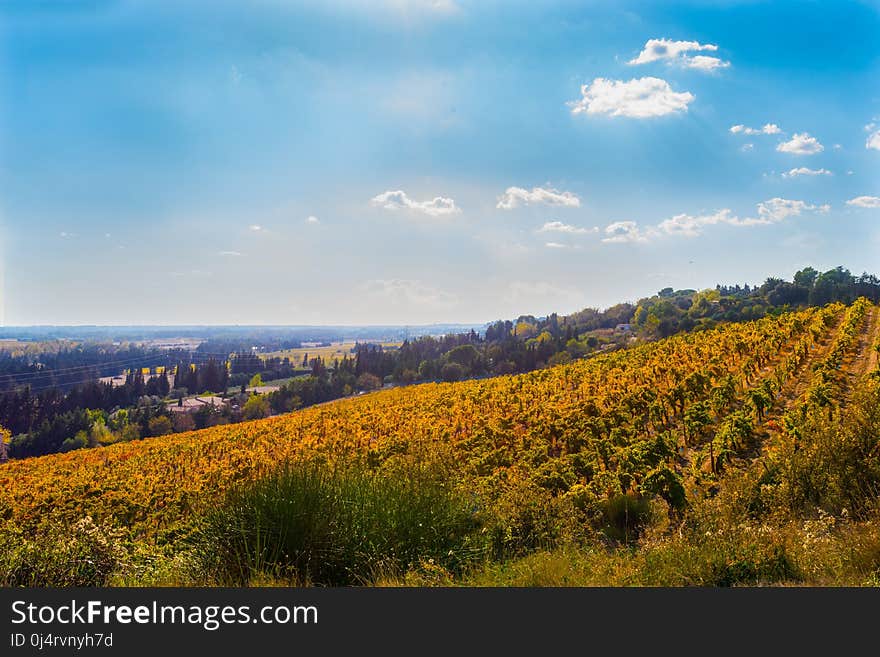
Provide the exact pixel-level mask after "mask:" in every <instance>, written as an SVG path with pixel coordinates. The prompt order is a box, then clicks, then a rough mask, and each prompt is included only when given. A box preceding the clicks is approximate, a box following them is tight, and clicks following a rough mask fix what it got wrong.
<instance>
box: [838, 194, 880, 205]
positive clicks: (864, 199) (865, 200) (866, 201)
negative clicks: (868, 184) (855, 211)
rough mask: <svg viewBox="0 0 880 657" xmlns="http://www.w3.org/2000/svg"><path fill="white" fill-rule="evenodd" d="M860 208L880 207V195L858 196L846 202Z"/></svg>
mask: <svg viewBox="0 0 880 657" xmlns="http://www.w3.org/2000/svg"><path fill="white" fill-rule="evenodd" d="M846 204H847V205H854V206H856V207H858V208H880V196H856V197H855V198H851V199H850V200H848V201H847V202H846Z"/></svg>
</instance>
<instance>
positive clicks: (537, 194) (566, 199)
mask: <svg viewBox="0 0 880 657" xmlns="http://www.w3.org/2000/svg"><path fill="white" fill-rule="evenodd" d="M537 203H541V204H544V205H552V206H561V207H568V208H579V207H580V205H581V200H580V199H579V198H578V197H577V196H576V195H575V194H572V193H571V192H560V191H559V190H557V189H552V188H545V187H532V189H531V191H529V190H527V189H524V188H522V187H508V188H507V190H505V192H504V194H503V195H501V196H499V197H498V204H497V205H496V206H495V207H497V208H499V209H501V210H512V209H513V208H516V207H519V206H520V205H522V204H525V205H532V204H537Z"/></svg>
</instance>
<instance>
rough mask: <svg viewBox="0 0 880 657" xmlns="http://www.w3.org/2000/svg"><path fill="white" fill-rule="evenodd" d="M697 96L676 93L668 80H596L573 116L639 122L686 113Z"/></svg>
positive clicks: (583, 93)
mask: <svg viewBox="0 0 880 657" xmlns="http://www.w3.org/2000/svg"><path fill="white" fill-rule="evenodd" d="M694 98H695V96H694V95H693V94H692V93H689V92H687V91H685V92H675V91H673V90H672V88H671V87H670V86H669V83H668V82H667V81H666V80H661V79H660V78H652V77H647V78H638V79H635V78H634V79H632V80H629V81H628V82H624V81H623V80H606V79H605V78H596V79H595V80H593V82H592V83H591V84H589V85H586V84H584V85H581V99H580V100H578V101H572V102H570V103H569V106H570V107H571V113H572V114H607V115H609V116H627V117H631V118H637V119H645V118H651V117H655V116H664V115H666V114H673V113H675V112H686V111H687V106H688V104H689V103H691V102H692V101H693V100H694Z"/></svg>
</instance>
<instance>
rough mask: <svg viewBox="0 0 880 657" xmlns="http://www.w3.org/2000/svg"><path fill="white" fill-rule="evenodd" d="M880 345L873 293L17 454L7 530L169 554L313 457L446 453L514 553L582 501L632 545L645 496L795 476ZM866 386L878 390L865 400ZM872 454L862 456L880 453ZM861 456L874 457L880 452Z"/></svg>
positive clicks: (851, 403)
mask: <svg viewBox="0 0 880 657" xmlns="http://www.w3.org/2000/svg"><path fill="white" fill-rule="evenodd" d="M878 344H880V310H878V308H877V307H875V306H873V305H872V304H871V303H870V302H868V301H866V300H864V299H861V300H858V301H856V302H855V303H854V304H852V305H851V306H844V305H842V304H836V303H835V304H830V305H827V306H825V307H822V308H811V309H807V310H804V311H800V312H796V313H787V314H783V315H781V316H779V317H777V318H769V317H768V318H764V319H761V320H758V321H754V322H748V323H741V324H723V325H719V326H718V327H717V328H714V329H711V330H706V331H700V332H694V333H689V334H682V335H677V336H674V337H671V338H667V339H664V340H660V341H657V342H653V343H649V344H642V345H639V346H636V347H632V348H630V349H626V350H621V351H618V352H614V353H609V354H605V355H601V356H598V357H593V358H589V359H586V360H579V361H576V362H573V363H570V364H567V365H561V366H556V367H552V368H547V369H542V370H538V371H534V372H530V373H527V374H522V375H516V376H500V377H495V378H490V379H483V380H475V381H465V382H459V383H448V384H423V385H417V386H409V387H402V388H397V389H392V390H386V391H381V392H377V393H374V394H370V395H365V396H362V397H358V398H349V399H344V400H340V401H338V402H333V403H329V404H326V405H322V406H318V407H313V408H308V409H305V410H302V411H298V412H294V413H291V414H287V415H284V416H280V417H275V418H270V419H267V420H260V421H254V422H249V423H243V424H237V425H231V426H220V427H214V428H211V429H207V430H202V431H196V432H190V433H185V434H177V435H174V436H169V437H166V438H157V439H151V440H144V441H135V442H131V443H126V444H117V445H112V446H109V447H106V448H102V449H95V450H83V451H78V452H72V453H68V454H60V455H51V456H46V457H40V458H33V459H27V460H23V461H15V462H10V463H8V464H6V465H4V466H2V467H0V486H2V490H3V491H4V495H3V496H2V498H0V518H2V519H3V520H4V523H5V529H4V531H6V532H7V533H10V532H12V533H16V534H18V535H39V533H40V532H44V531H49V529H51V528H53V527H54V528H56V529H57V528H58V527H68V528H69V527H73V526H74V525H76V523H78V522H81V521H82V519H83V518H85V517H86V516H89V517H90V518H91V521H93V522H94V523H95V524H96V525H98V526H100V527H105V528H109V529H110V530H124V532H125V540H127V541H133V542H134V543H136V544H137V545H139V546H142V547H143V546H149V547H150V549H157V550H161V549H167V548H168V547H169V546H171V547H173V546H174V541H175V540H177V539H178V538H179V537H180V536H183V535H186V534H187V532H188V531H189V529H188V527H189V525H188V523H189V522H190V520H191V519H193V518H195V517H197V516H198V515H199V514H200V513H201V512H202V511H203V510H204V509H206V508H209V507H211V506H212V505H214V504H215V503H217V502H218V500H221V499H222V498H223V496H224V493H225V491H226V490H228V489H229V488H230V487H233V486H234V485H236V484H237V483H241V482H243V481H247V480H250V479H253V478H255V477H258V476H259V475H261V474H263V473H267V472H270V471H272V469H273V468H275V467H276V466H277V464H278V463H281V462H286V461H289V460H291V459H297V458H301V457H306V456H310V455H315V454H317V455H321V458H323V459H325V460H326V461H329V462H343V461H346V460H352V459H357V458H360V459H363V460H364V461H365V462H366V463H367V464H368V465H369V467H371V468H373V469H378V470H387V471H389V472H393V471H394V469H395V468H396V467H397V466H398V465H399V464H400V463H401V462H404V461H407V460H414V461H417V462H421V461H430V462H431V463H436V464H440V465H441V466H442V468H443V472H444V473H445V476H446V477H447V478H448V480H449V481H450V482H452V483H453V484H454V485H455V488H456V490H457V491H459V492H460V493H462V494H463V495H466V496H468V497H469V498H470V499H472V500H474V504H475V505H476V506H477V507H479V509H480V510H481V512H484V513H486V514H489V515H492V517H493V518H495V519H501V520H499V522H501V521H503V522H505V523H506V525H505V532H506V533H505V538H504V539H503V540H504V545H505V546H506V547H507V548H510V553H511V554H525V553H527V552H528V551H529V550H530V549H533V548H537V547H539V546H541V545H543V544H544V539H546V538H547V537H548V536H550V535H551V534H552V535H553V536H556V535H557V534H559V532H557V531H556V530H553V531H550V530H546V531H545V530H544V529H541V527H542V525H541V523H540V522H539V521H538V520H536V519H535V518H536V517H537V516H539V515H540V514H542V513H544V514H551V515H552V514H556V513H557V512H559V513H562V512H561V511H559V509H561V508H562V507H565V508H569V507H570V508H571V509H575V510H580V511H582V512H583V513H584V515H583V518H582V519H581V520H580V521H579V522H580V523H581V527H582V529H583V528H585V527H588V526H589V527H591V528H592V529H591V530H590V531H591V532H592V531H595V530H598V531H599V533H600V536H601V537H602V538H603V540H604V541H606V542H607V541H611V543H612V544H614V543H615V542H626V541H627V540H629V538H630V537H629V534H628V532H629V530H630V526H629V520H628V514H629V513H630V510H631V509H633V511H632V512H633V514H635V513H636V510H638V509H644V507H643V506H638V504H642V503H651V504H655V503H656V504H662V506H663V508H665V509H666V517H667V521H666V522H676V521H680V520H681V518H682V517H683V516H682V514H683V513H685V510H686V509H688V508H691V507H695V506H699V505H700V504H701V503H703V501H704V500H707V499H711V498H713V497H716V496H718V493H719V491H720V490H723V489H724V485H725V481H726V479H727V478H729V477H730V476H731V474H732V473H737V472H740V473H743V472H745V473H748V472H752V471H756V472H759V473H762V472H763V473H765V474H764V475H761V476H765V480H762V484H761V485H762V486H767V487H770V488H772V487H773V486H774V485H776V482H777V481H782V482H783V484H780V486H782V488H785V486H787V485H788V484H785V481H786V480H785V479H784V477H782V478H781V479H779V478H777V479H774V476H775V475H773V476H770V475H766V473H775V472H777V471H782V470H785V469H786V468H788V467H789V465H790V463H791V459H792V458H793V454H794V453H795V452H797V453H799V454H802V455H803V454H806V453H809V451H810V449H811V447H810V445H809V444H808V437H809V436H810V435H811V431H812V430H813V429H812V428H811V427H814V426H815V423H816V422H820V421H823V422H824V421H828V422H831V421H832V420H834V421H840V422H843V421H844V419H845V416H846V414H847V412H848V410H849V409H852V410H853V412H855V411H856V410H857V409H862V410H859V413H862V415H864V412H863V410H864V408H869V407H872V408H874V407H876V383H875V382H874V381H875V379H874V377H872V374H873V373H874V372H876V371H877V351H876V347H877V345H878ZM866 391H867V392H866ZM868 393H870V394H873V395H875V397H873V398H872V400H873V401H871V402H870V403H869V404H868V405H867V406H865V402H864V395H865V394H868ZM860 404H861V406H860ZM871 404H873V406H871ZM865 412H866V411H865ZM811 423H812V424H811ZM874 440H875V442H876V440H877V439H876V434H875V437H874ZM860 449H861V448H860ZM863 451H864V450H863ZM873 452H874V454H873V456H871V453H870V449H869V450H868V454H867V455H863V456H864V459H869V458H872V459H874V461H876V460H877V456H878V455H877V454H876V452H877V449H876V448H873ZM756 464H757V465H756ZM758 465H759V466H760V467H758ZM756 467H758V470H755V468H756ZM865 467H870V468H875V469H876V465H875V464H873V461H872V462H871V464H868V465H866V466H865ZM780 469H781V470H780ZM789 488H790V486H789ZM765 492H766V491H765ZM777 493H778V494H779V495H780V496H783V497H784V496H785V495H788V494H789V493H791V491H790V490H788V489H785V490H782V489H779V490H778V491H777ZM768 495H769V493H768ZM842 496H843V497H846V498H847V499H851V500H852V503H851V504H850V508H848V509H846V515H852V514H856V513H858V512H862V511H864V512H865V513H867V508H868V507H869V506H870V503H869V501H866V499H863V498H858V499H857V498H856V496H854V495H850V494H849V493H848V492H847V491H843V493H842ZM718 499H721V497H718ZM767 499H770V498H769V497H768V498H767ZM779 499H781V498H779ZM621 500H623V502H622V504H623V506H622V507H620V503H621V502H620V501H621ZM652 501H653V502H652ZM859 505H861V508H855V507H858V506H859ZM821 506H823V504H822V503H819V504H816V505H814V507H813V511H814V512H815V511H816V508H818V507H821ZM619 508H623V509H624V513H625V515H627V520H626V521H624V523H623V525H621V524H620V522H619V517H618V515H615V514H616V511H615V509H619ZM833 511H834V509H831V508H828V509H826V510H825V511H823V512H828V513H831V512H833ZM837 511H838V512H839V511H840V509H837ZM639 512H641V511H639ZM530 514H531V515H530ZM597 519H598V520H597ZM636 525H637V523H635V522H633V525H632V526H633V528H635V529H636V530H637V527H636ZM616 529H620V530H621V531H619V532H618V531H616ZM560 531H561V530H560ZM583 531H584V532H586V531H587V529H583ZM530 532H532V533H534V534H536V535H535V536H532V535H531V534H530ZM537 534H541V536H540V537H539V536H537ZM591 535H592V534H591ZM878 559H880V552H878Z"/></svg>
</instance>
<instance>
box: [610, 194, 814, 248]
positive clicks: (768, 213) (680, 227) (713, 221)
mask: <svg viewBox="0 0 880 657" xmlns="http://www.w3.org/2000/svg"><path fill="white" fill-rule="evenodd" d="M757 210H758V213H757V216H755V217H738V216H736V215H735V214H733V211H731V210H730V209H729V208H724V209H721V210H717V211H715V212H713V213H711V214H701V215H690V214H677V215H675V216H674V217H670V218H669V219H666V220H664V221H662V222H660V224H659V225H658V226H657V229H656V230H654V229H652V228H649V229H647V230H646V231H642V232H639V233H637V234H636V235H635V237H644V238H649V237H652V236H656V235H660V234H665V235H671V236H680V237H698V236H700V235H702V234H703V229H704V228H705V227H706V226H714V225H718V224H727V225H729V226H765V225H768V224H774V223H779V222H781V221H784V220H785V219H787V218H788V217H796V216H799V215H801V214H803V213H805V212H828V210H830V206H828V205H811V204H809V203H806V202H804V201H795V200H789V199H784V198H778V197H777V198H771V199H768V200H766V201H763V202H761V203H758V205H757ZM628 223H632V222H628ZM612 225H613V224H612ZM609 228H610V227H609ZM606 232H607V229H606ZM620 232H621V233H622V234H623V231H620ZM626 237H628V236H627V235H625V234H624V239H619V240H614V241H619V242H626V241H645V240H644V239H639V240H637V239H626ZM604 241H611V240H604Z"/></svg>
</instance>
